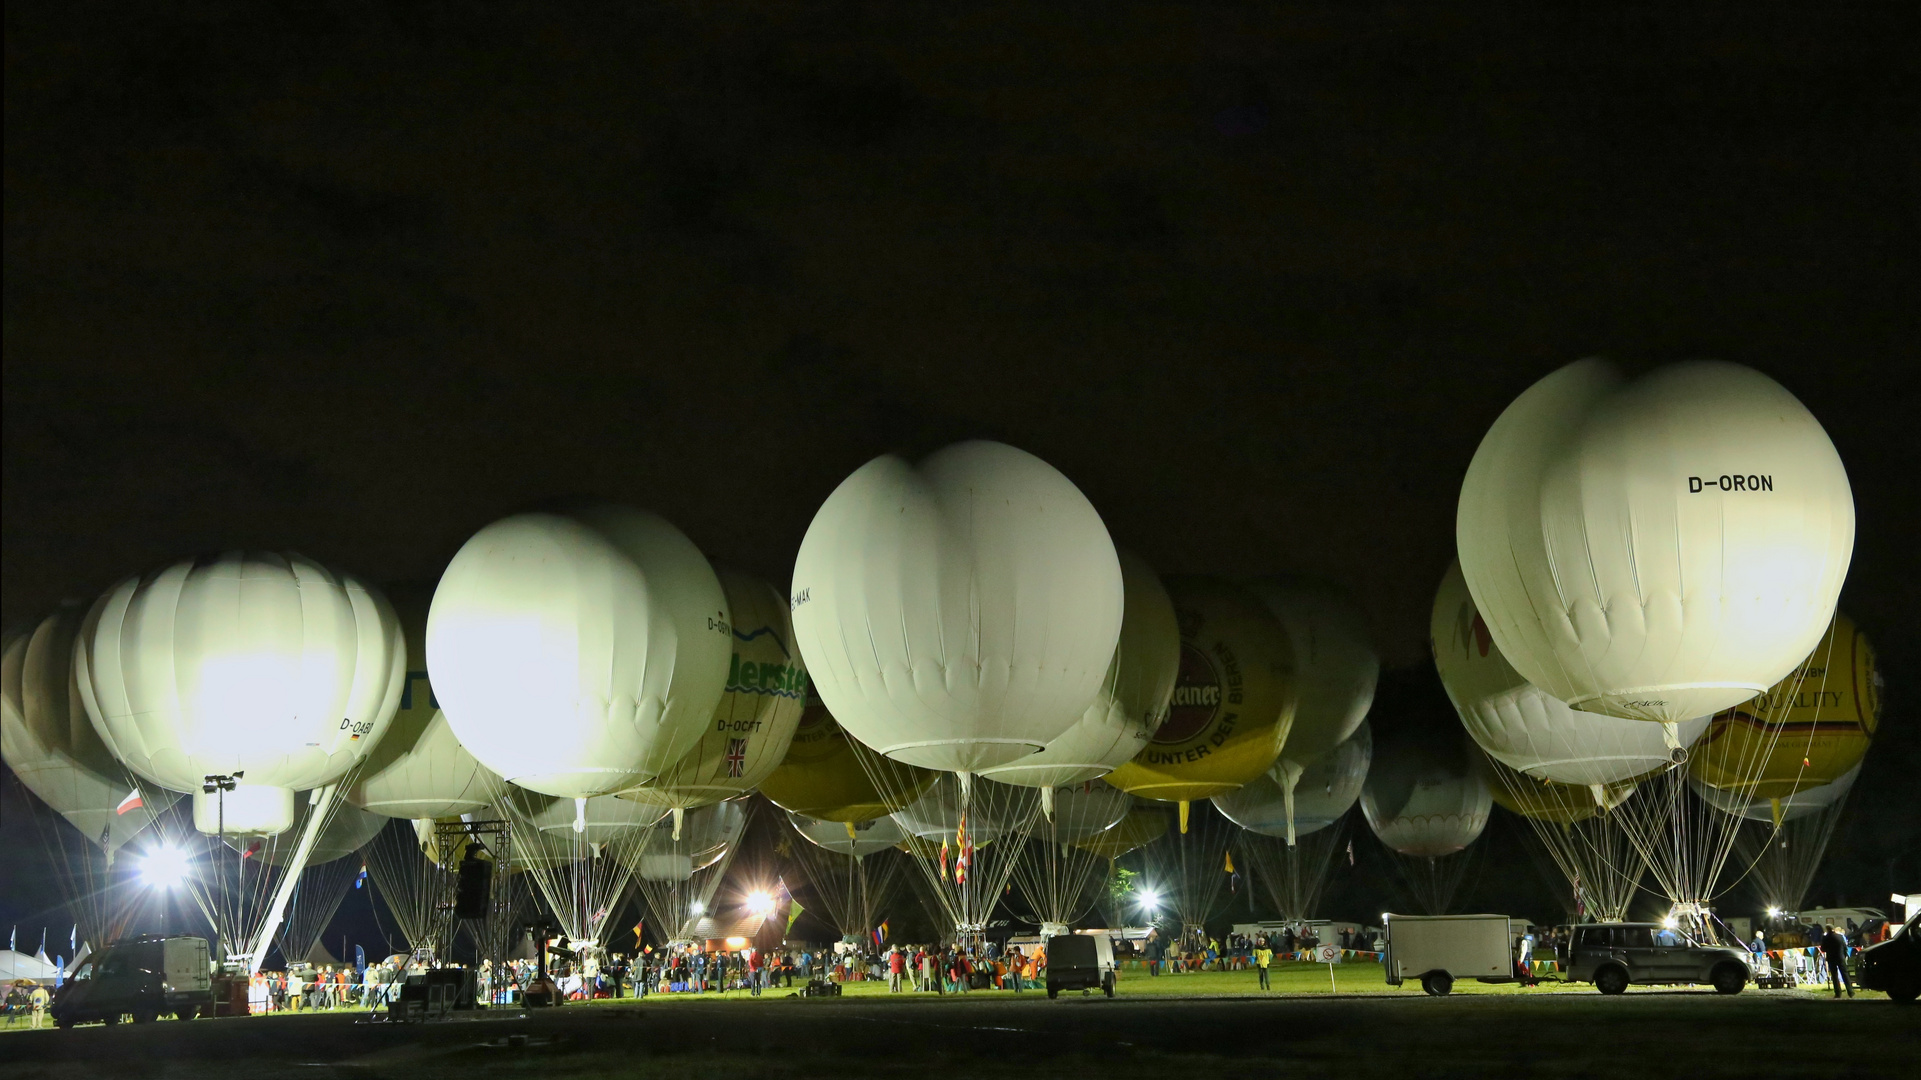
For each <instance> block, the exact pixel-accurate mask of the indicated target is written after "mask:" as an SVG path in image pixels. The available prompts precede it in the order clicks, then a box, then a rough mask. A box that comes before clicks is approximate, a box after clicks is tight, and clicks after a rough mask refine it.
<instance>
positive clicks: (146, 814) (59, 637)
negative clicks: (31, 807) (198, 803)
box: [0, 606, 179, 856]
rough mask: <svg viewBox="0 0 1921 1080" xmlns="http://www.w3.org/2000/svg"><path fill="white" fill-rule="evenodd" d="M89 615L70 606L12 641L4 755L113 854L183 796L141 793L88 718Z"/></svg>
mask: <svg viewBox="0 0 1921 1080" xmlns="http://www.w3.org/2000/svg"><path fill="white" fill-rule="evenodd" d="M85 613H86V609H85V608H84V607H78V606H72V607H63V608H61V609H60V610H59V611H56V612H55V613H53V614H52V615H49V616H47V618H46V619H45V620H44V621H42V622H41V623H40V625H39V626H37V627H35V628H34V629H33V632H32V633H29V634H22V635H21V636H19V637H17V638H14V639H13V640H11V641H9V642H7V644H6V650H5V676H4V679H0V682H4V687H5V693H4V696H3V700H0V757H4V758H6V762H7V767H8V768H9V769H12V770H13V774H14V775H15V776H17V777H19V778H20V782H21V783H22V784H24V785H25V786H26V788H27V790H28V791H31V792H33V793H34V794H35V795H37V796H39V798H40V801H41V802H44V803H46V804H47V805H48V806H50V807H52V808H53V809H54V811H55V812H56V813H58V814H59V815H60V816H61V817H63V818H65V819H66V820H67V821H68V823H70V824H71V825H72V826H73V827H74V828H76V829H78V830H80V832H81V834H82V835H84V836H85V837H86V838H87V839H88V840H91V841H93V843H94V844H95V845H96V846H97V847H99V848H101V849H102V850H103V851H105V852H107V853H108V855H109V856H111V855H112V853H113V852H115V851H117V850H119V849H120V847H121V845H123V844H125V843H126V842H127V841H128V840H129V839H131V838H132V837H133V836H134V835H135V834H136V833H138V832H139V831H140V830H142V829H144V828H146V827H147V826H148V825H150V824H152V822H153V819H154V815H155V814H157V813H159V812H160V811H162V810H165V809H166V808H167V807H169V806H171V805H173V803H174V802H175V801H176V800H177V799H178V798H179V796H178V795H177V794H175V793H174V792H171V791H159V790H154V789H151V788H150V789H148V790H147V791H146V792H144V793H136V792H135V791H134V785H133V782H132V780H131V779H130V778H129V777H128V775H127V770H126V768H125V767H123V766H122V765H121V764H120V763H119V762H118V761H115V760H114V759H113V755H112V754H110V753H108V752H107V746H106V744H105V743H103V742H101V741H100V736H99V734H98V733H97V732H95V731H94V730H93V723H92V721H90V720H88V719H87V710H86V708H85V707H84V706H83V705H82V704H81V702H80V689H79V686H78V684H76V683H75V682H74V679H73V640H74V635H75V633H76V632H77V631H78V630H79V629H80V622H81V619H82V617H83V616H84V615H85ZM130 797H131V798H130Z"/></svg>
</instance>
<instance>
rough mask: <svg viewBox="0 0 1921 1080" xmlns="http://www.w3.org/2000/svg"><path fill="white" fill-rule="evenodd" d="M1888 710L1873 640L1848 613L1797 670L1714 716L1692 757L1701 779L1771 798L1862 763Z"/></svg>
mask: <svg viewBox="0 0 1921 1080" xmlns="http://www.w3.org/2000/svg"><path fill="white" fill-rule="evenodd" d="M1880 716H1881V672H1880V671H1879V669H1877V668H1876V667H1875V663H1874V646H1872V645H1870V644H1869V643H1868V636H1867V635H1866V634H1863V633H1862V632H1861V631H1860V629H1859V628H1857V627H1856V626H1855V625H1854V620H1852V619H1850V618H1848V617H1847V616H1846V615H1836V616H1835V618H1834V626H1833V628H1832V629H1830V630H1829V631H1828V632H1827V634H1826V635H1824V636H1823V637H1822V638H1821V642H1820V644H1818V645H1816V646H1815V648H1814V651H1813V652H1812V653H1811V654H1809V656H1808V657H1807V658H1806V660H1805V662H1803V663H1802V664H1801V665H1800V666H1798V667H1796V668H1795V670H1794V671H1793V673H1791V674H1790V675H1788V677H1787V678H1785V679H1782V680H1781V681H1780V682H1779V683H1777V684H1775V686H1774V687H1773V688H1772V689H1770V690H1769V691H1768V692H1767V693H1765V694H1762V695H1761V696H1760V697H1757V698H1755V699H1754V700H1752V701H1747V702H1743V703H1742V704H1741V705H1740V706H1738V707H1736V708H1733V709H1729V710H1728V711H1726V712H1724V713H1721V714H1720V715H1718V716H1716V717H1714V720H1713V723H1711V724H1710V725H1709V727H1708V733H1707V735H1706V736H1704V737H1703V738H1702V739H1701V741H1700V743H1698V744H1697V745H1696V747H1695V752H1694V756H1693V757H1692V758H1690V759H1689V761H1688V774H1689V776H1690V777H1692V778H1693V779H1694V780H1696V781H1698V782H1700V783H1701V784H1704V785H1706V786H1707V787H1710V788H1713V789H1715V790H1717V791H1725V792H1729V793H1731V794H1732V795H1734V796H1735V797H1736V798H1737V800H1738V799H1739V798H1740V797H1745V798H1747V799H1749V800H1757V801H1759V802H1762V803H1766V802H1768V801H1769V800H1773V799H1785V798H1787V797H1788V796H1790V795H1793V794H1795V793H1796V792H1799V791H1806V790H1807V789H1809V788H1815V787H1826V786H1829V785H1832V784H1834V783H1836V782H1837V781H1839V780H1840V778H1841V777H1842V776H1843V775H1844V774H1846V773H1847V772H1849V771H1850V770H1852V769H1854V768H1855V767H1856V766H1857V765H1859V764H1860V763H1861V758H1862V756H1863V755H1864V754H1866V753H1867V751H1868V743H1869V742H1871V741H1872V740H1873V739H1874V732H1875V728H1876V727H1877V725H1878V724H1879V723H1880Z"/></svg>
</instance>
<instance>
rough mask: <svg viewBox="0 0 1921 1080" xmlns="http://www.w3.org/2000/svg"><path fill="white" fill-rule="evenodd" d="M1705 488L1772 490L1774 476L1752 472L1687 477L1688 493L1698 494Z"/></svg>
mask: <svg viewBox="0 0 1921 1080" xmlns="http://www.w3.org/2000/svg"><path fill="white" fill-rule="evenodd" d="M1707 488H1718V489H1720V490H1721V491H1773V490H1774V477H1772V476H1756V475H1755V474H1754V473H1749V474H1747V475H1746V476H1719V477H1714V476H1710V477H1707V478H1705V479H1703V478H1702V477H1699V476H1690V477H1688V494H1690V495H1699V494H1700V493H1701V492H1702V491H1704V490H1706V489H1707Z"/></svg>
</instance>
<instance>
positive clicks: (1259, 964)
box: [1254, 941, 1274, 990]
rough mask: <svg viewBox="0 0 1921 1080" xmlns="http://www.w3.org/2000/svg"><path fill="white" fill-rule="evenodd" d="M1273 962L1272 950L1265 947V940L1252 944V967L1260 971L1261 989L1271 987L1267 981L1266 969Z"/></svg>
mask: <svg viewBox="0 0 1921 1080" xmlns="http://www.w3.org/2000/svg"><path fill="white" fill-rule="evenodd" d="M1273 964H1274V950H1273V949H1270V948H1268V947H1267V942H1266V941H1262V942H1261V943H1260V944H1258V945H1256V946H1254V968H1255V970H1257V971H1259V972H1260V973H1261V989H1263V990H1267V989H1271V987H1269V985H1268V982H1267V969H1268V968H1270V967H1272V966H1273Z"/></svg>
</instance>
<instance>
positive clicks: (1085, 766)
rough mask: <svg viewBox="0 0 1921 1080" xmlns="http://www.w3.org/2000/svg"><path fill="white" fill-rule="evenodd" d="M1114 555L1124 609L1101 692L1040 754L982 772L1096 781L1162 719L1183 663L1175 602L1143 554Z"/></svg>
mask: <svg viewBox="0 0 1921 1080" xmlns="http://www.w3.org/2000/svg"><path fill="white" fill-rule="evenodd" d="M1119 554H1120V561H1121V580H1122V582H1123V584H1124V587H1125V590H1126V606H1125V613H1124V614H1123V616H1122V618H1121V636H1120V641H1119V642H1118V643H1116V644H1115V646H1114V659H1113V660H1112V661H1110V662H1109V664H1108V666H1107V677H1106V678H1105V679H1103V680H1102V681H1101V688H1100V692H1099V693H1097V694H1095V695H1094V700H1093V701H1092V702H1090V703H1089V704H1088V706H1087V708H1086V709H1085V710H1083V711H1082V713H1081V718H1080V719H1079V720H1078V721H1076V722H1075V724H1074V726H1073V727H1070V728H1068V729H1067V730H1066V731H1064V732H1062V733H1061V734H1059V735H1057V736H1055V737H1054V739H1053V740H1052V741H1050V742H1049V743H1048V744H1047V745H1046V746H1045V747H1043V748H1042V749H1041V750H1040V752H1039V753H1035V754H1029V755H1027V756H1026V757H1023V758H1018V759H1016V760H1014V761H1012V762H1010V763H1008V764H1006V765H1001V766H997V767H995V768H992V769H985V770H982V772H981V775H982V776H988V777H992V778H993V779H995V780H999V781H1000V782H1002V783H1004V784H1018V785H1020V786H1022V787H1059V786H1063V785H1072V784H1078V783H1081V782H1083V781H1087V780H1093V779H1095V778H1097V777H1101V776H1105V775H1106V774H1107V773H1109V772H1111V771H1113V770H1114V769H1115V768H1116V767H1118V766H1121V765H1124V764H1126V763H1127V762H1129V761H1132V760H1133V759H1134V755H1136V754H1138V753H1140V752H1141V748H1142V747H1144V746H1146V745H1147V744H1148V741H1149V740H1151V739H1152V738H1153V737H1154V732H1155V730H1156V729H1158V728H1159V727H1160V726H1161V721H1163V720H1165V719H1167V706H1168V702H1169V701H1170V699H1172V697H1173V695H1174V678H1175V676H1176V675H1178V674H1179V673H1180V667H1181V627H1180V624H1179V623H1178V622H1177V621H1175V618H1174V601H1173V600H1172V599H1171V598H1169V597H1168V595H1167V589H1166V587H1165V586H1163V585H1162V584H1161V579H1160V577H1159V576H1158V575H1156V574H1155V573H1154V568H1153V567H1151V566H1149V565H1147V561H1146V560H1145V559H1142V558H1141V557H1140V556H1138V555H1136V554H1134V553H1133V552H1131V551H1125V550H1123V551H1121V552H1119ZM1110 824H1111V823H1110ZM1103 827H1104V826H1103Z"/></svg>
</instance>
